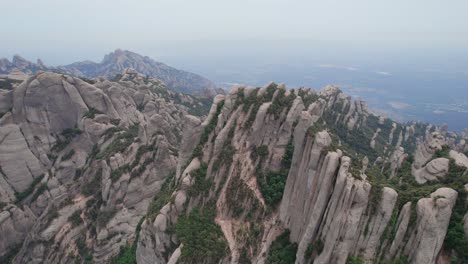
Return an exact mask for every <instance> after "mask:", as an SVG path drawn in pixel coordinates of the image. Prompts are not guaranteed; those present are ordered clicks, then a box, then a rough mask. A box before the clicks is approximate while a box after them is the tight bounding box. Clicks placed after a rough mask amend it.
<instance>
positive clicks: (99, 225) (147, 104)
mask: <svg viewBox="0 0 468 264" xmlns="http://www.w3.org/2000/svg"><path fill="white" fill-rule="evenodd" d="M5 98H7V99H5ZM3 99H5V100H10V101H9V102H8V104H9V105H10V106H11V108H10V109H11V111H9V112H7V113H6V114H4V115H3V117H2V118H1V119H0V124H1V125H0V138H1V142H0V149H1V154H0V166H1V167H0V168H1V170H0V202H1V210H2V212H1V218H0V219H1V221H0V230H1V234H2V238H10V239H1V242H0V255H2V256H5V255H8V254H9V253H11V254H13V253H14V254H13V256H14V255H15V254H16V257H15V262H17V263H42V262H46V263H62V262H71V261H72V260H73V259H77V260H80V259H81V260H83V261H84V260H86V259H88V260H90V259H92V260H94V261H95V262H102V261H105V260H110V257H112V256H114V255H116V254H117V253H118V252H119V250H120V246H124V245H126V244H127V242H129V241H131V240H132V239H133V238H134V234H135V229H136V227H137V225H138V223H139V221H140V219H141V217H142V216H144V215H145V214H146V211H147V208H148V204H149V203H150V201H151V200H152V199H153V197H154V195H155V194H156V193H158V191H159V190H160V188H161V186H162V184H163V182H164V180H165V179H166V178H167V177H168V176H169V175H171V174H172V173H175V171H176V168H177V166H176V164H177V161H178V160H179V159H180V158H179V155H178V149H179V146H181V140H183V139H184V135H183V128H184V127H188V128H189V129H190V128H191V126H192V127H193V126H197V125H199V121H197V120H198V119H197V118H195V117H191V116H188V115H187V112H188V111H193V110H197V109H200V108H201V107H203V103H202V102H200V101H198V100H197V99H195V98H194V97H191V96H187V95H182V94H178V93H175V92H171V91H169V90H167V89H166V88H165V87H164V85H163V84H162V82H160V81H159V80H156V79H152V78H148V77H145V76H144V75H141V74H139V73H137V72H136V71H134V70H130V69H128V70H125V71H124V72H123V73H122V75H121V78H120V79H119V80H116V82H109V81H107V80H104V79H94V80H86V81H83V80H81V79H79V78H75V77H70V76H67V75H62V74H56V73H46V72H39V73H37V74H35V75H34V76H32V77H30V78H29V79H27V80H26V81H25V82H23V83H22V84H21V85H19V86H18V87H17V88H15V89H14V90H12V91H9V92H8V93H7V94H6V95H5V97H4V98H3ZM197 122H198V123H197Z"/></svg>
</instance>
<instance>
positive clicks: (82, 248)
mask: <svg viewBox="0 0 468 264" xmlns="http://www.w3.org/2000/svg"><path fill="white" fill-rule="evenodd" d="M75 243H76V247H77V249H78V254H79V259H80V260H81V261H82V262H83V263H84V264H92V263H93V256H92V255H91V252H90V250H89V249H88V247H87V246H86V241H85V238H83V237H80V238H78V239H77V240H75ZM76 261H77V259H75V262H76Z"/></svg>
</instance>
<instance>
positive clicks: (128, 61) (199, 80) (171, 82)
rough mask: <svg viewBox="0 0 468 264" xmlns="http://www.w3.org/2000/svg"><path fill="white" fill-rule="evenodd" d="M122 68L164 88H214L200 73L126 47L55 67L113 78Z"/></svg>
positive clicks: (188, 90)
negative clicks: (95, 58)
mask: <svg viewBox="0 0 468 264" xmlns="http://www.w3.org/2000/svg"><path fill="white" fill-rule="evenodd" d="M126 68H133V69H135V70H136V71H138V72H139V73H142V74H145V75H148V76H151V77H154V78H157V79H159V80H161V81H163V82H164V83H165V84H166V86H167V87H168V88H170V89H173V90H175V91H179V92H184V93H189V94H202V93H203V92H205V90H211V89H215V88H216V85H215V84H214V83H213V82H211V81H210V80H208V79H206V78H203V77H201V76H200V75H197V74H194V73H190V72H186V71H182V70H178V69H175V68H172V67H170V66H168V65H166V64H164V63H161V62H157V61H154V60H153V59H151V58H149V57H146V56H141V55H139V54H136V53H134V52H130V51H127V50H116V51H114V52H112V53H110V54H107V55H106V56H104V59H103V60H102V62H100V63H94V62H91V61H84V62H77V63H73V64H70V65H66V66H63V67H59V69H61V70H65V72H68V73H71V74H73V75H77V76H84V77H88V78H92V77H97V76H106V77H109V78H113V77H114V76H115V75H117V74H119V73H121V72H122V71H123V70H124V69H126Z"/></svg>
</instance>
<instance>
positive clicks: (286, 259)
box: [266, 231, 297, 264]
mask: <svg viewBox="0 0 468 264" xmlns="http://www.w3.org/2000/svg"><path fill="white" fill-rule="evenodd" d="M296 252H297V244H296V243H291V242H290V241H289V231H285V232H284V233H283V234H281V235H280V236H278V237H277V238H276V239H275V240H274V241H273V243H271V246H270V249H269V250H268V257H267V259H266V263H269V264H289V263H294V262H295V261H296Z"/></svg>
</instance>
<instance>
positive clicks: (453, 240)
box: [444, 189, 468, 263]
mask: <svg viewBox="0 0 468 264" xmlns="http://www.w3.org/2000/svg"><path fill="white" fill-rule="evenodd" d="M466 198H467V192H466V191H464V189H463V190H462V189H458V198H457V202H456V203H455V207H454V208H453V210H452V217H451V218H450V223H449V227H448V230H447V235H446V236H445V241H444V246H445V248H446V249H452V250H454V251H455V252H456V257H455V258H456V259H455V263H468V238H467V237H466V236H465V233H464V221H463V217H464V215H465V213H466V212H467V211H468V206H467V204H466Z"/></svg>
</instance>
